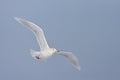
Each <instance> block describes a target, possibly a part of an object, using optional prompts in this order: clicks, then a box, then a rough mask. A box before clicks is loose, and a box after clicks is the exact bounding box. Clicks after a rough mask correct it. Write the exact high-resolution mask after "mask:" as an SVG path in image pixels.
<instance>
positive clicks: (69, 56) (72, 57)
mask: <svg viewBox="0 0 120 80" xmlns="http://www.w3.org/2000/svg"><path fill="white" fill-rule="evenodd" d="M57 54H59V55H62V56H64V57H66V58H67V59H68V60H69V61H70V62H71V63H72V64H73V66H74V67H75V68H77V69H78V70H80V63H79V60H78V59H77V57H76V56H75V55H73V53H71V52H64V51H59V52H57Z"/></svg>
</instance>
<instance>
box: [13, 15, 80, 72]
mask: <svg viewBox="0 0 120 80" xmlns="http://www.w3.org/2000/svg"><path fill="white" fill-rule="evenodd" d="M15 20H16V21H18V22H19V23H21V24H23V25H24V26H26V27H27V28H28V29H30V30H31V31H32V32H33V33H34V35H35V37H36V39H37V42H38V44H39V47H40V51H35V50H32V49H30V53H31V55H32V57H33V58H34V59H36V60H44V59H48V58H49V57H51V56H52V55H54V54H58V55H62V56H64V57H65V58H67V59H68V60H69V61H70V62H71V63H72V65H73V66H74V67H75V68H76V69H78V70H80V63H79V60H78V58H77V57H76V56H75V55H74V54H73V53H72V52H65V51H60V50H57V49H55V48H50V47H49V45H48V43H47V41H46V38H45V35H44V32H43V30H42V28H40V27H39V26H38V25H36V24H34V23H33V22H30V21H28V20H25V19H22V18H18V17H15Z"/></svg>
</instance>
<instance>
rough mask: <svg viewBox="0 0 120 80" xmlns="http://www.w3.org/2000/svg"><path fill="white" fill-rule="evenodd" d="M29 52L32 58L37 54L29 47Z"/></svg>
mask: <svg viewBox="0 0 120 80" xmlns="http://www.w3.org/2000/svg"><path fill="white" fill-rule="evenodd" d="M30 54H31V56H32V57H33V58H35V57H36V56H37V55H38V52H37V51H35V50H33V49H30Z"/></svg>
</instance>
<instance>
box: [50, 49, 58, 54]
mask: <svg viewBox="0 0 120 80" xmlns="http://www.w3.org/2000/svg"><path fill="white" fill-rule="evenodd" d="M51 49H52V51H53V52H54V53H56V52H59V50H57V49H55V48H51Z"/></svg>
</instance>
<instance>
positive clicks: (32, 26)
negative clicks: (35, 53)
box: [15, 17, 49, 50]
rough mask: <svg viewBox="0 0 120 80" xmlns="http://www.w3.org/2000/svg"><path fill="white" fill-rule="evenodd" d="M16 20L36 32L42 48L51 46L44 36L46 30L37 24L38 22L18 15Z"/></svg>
mask: <svg viewBox="0 0 120 80" xmlns="http://www.w3.org/2000/svg"><path fill="white" fill-rule="evenodd" d="M15 20H17V21H18V22H19V23H21V24H23V25H25V26H27V27H28V28H29V29H30V30H31V31H32V32H33V33H34V34H35V36H36V39H37V41H38V43H39V46H40V49H41V50H44V49H46V48H49V46H48V44H47V41H46V39H45V36H44V32H43V30H42V29H41V28H40V27H39V26H37V25H36V24H34V23H32V22H30V21H27V20H25V19H22V18H17V17H16V18H15Z"/></svg>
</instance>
